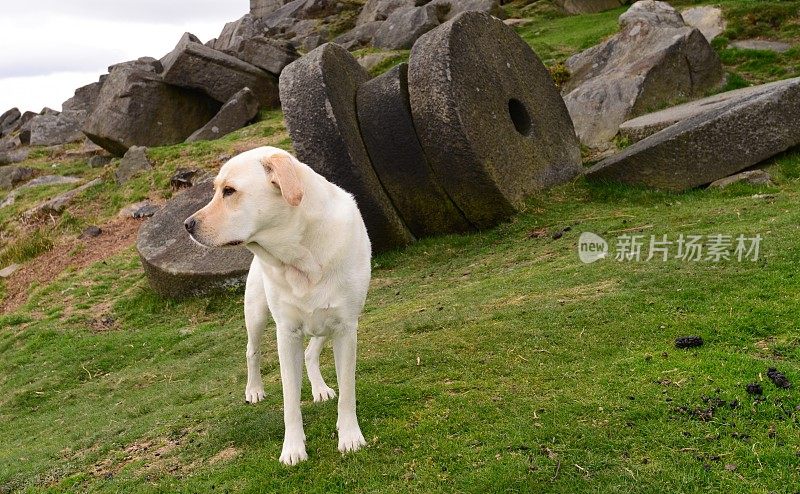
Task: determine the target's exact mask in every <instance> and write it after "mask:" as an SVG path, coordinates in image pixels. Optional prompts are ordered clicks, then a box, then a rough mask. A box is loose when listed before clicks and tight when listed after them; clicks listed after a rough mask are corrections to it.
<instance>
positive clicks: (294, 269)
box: [186, 147, 370, 465]
mask: <svg viewBox="0 0 800 494" xmlns="http://www.w3.org/2000/svg"><path fill="white" fill-rule="evenodd" d="M214 188H215V192H214V197H213V199H212V200H211V202H210V203H209V204H208V205H207V206H205V207H204V208H203V209H201V210H200V211H198V212H197V213H195V214H194V215H192V216H191V217H190V218H188V219H187V220H186V221H187V225H188V223H189V222H190V221H191V220H194V222H195V224H194V228H193V229H192V232H191V233H192V237H193V238H194V240H195V241H197V242H199V243H200V244H203V245H206V246H209V247H223V246H226V245H231V244H238V243H243V244H244V245H245V246H246V247H247V248H248V249H249V250H250V251H251V252H252V253H253V254H254V255H255V258H254V259H253V263H252V264H251V266H250V273H249V274H248V277H247V288H246V290H245V297H244V313H245V324H246V326H247V387H246V388H245V400H246V401H247V402H249V403H256V402H258V401H260V400H262V399H264V387H263V384H262V381H261V369H260V355H261V354H260V350H259V344H260V341H261V335H262V333H263V330H264V326H265V325H266V321H267V314H268V312H270V313H271V314H272V318H273V319H274V320H275V325H276V329H277V339H278V358H279V360H280V369H281V383H282V385H283V406H284V412H283V415H284V423H285V427H286V429H285V436H284V441H283V450H282V452H281V456H280V461H281V462H282V463H284V464H287V465H294V464H297V463H299V462H301V461H303V460H305V459H307V458H308V456H307V454H306V447H305V434H304V432H303V420H302V416H301V412H300V389H301V384H302V378H303V375H302V374H303V360H304V358H303V346H302V345H303V336H304V335H308V336H310V337H311V341H310V343H309V345H308V348H307V349H306V351H305V364H306V369H307V371H308V377H309V380H310V381H311V393H312V395H313V397H314V401H315V402H320V401H325V400H328V399H330V398H333V397H335V396H336V393H335V392H334V390H333V389H331V388H330V387H328V385H327V384H325V381H324V380H323V378H322V374H321V373H320V368H319V355H320V352H321V351H322V348H323V346H324V344H325V342H326V341H327V340H328V339H332V340H333V353H334V360H335V366H336V379H337V382H338V386H339V405H338V419H337V422H336V427H337V429H338V431H339V451H342V452H347V451H355V450H357V449H359V448H360V447H361V446H363V445H365V442H364V436H363V435H362V434H361V428H360V427H359V424H358V419H357V417H356V393H355V364H356V329H357V326H358V317H359V315H360V314H361V311H362V309H363V307H364V301H365V299H366V296H367V289H368V286H369V280H370V242H369V238H368V237H367V230H366V228H365V226H364V221H363V220H362V218H361V214H360V213H359V210H358V207H357V206H356V203H355V200H354V199H353V197H352V196H351V195H350V194H348V193H347V192H345V191H344V190H342V189H341V188H339V187H337V186H336V185H334V184H332V183H330V182H328V181H327V180H326V179H325V178H324V177H322V176H321V175H319V174H317V173H316V172H314V171H313V170H312V169H311V168H310V167H308V166H307V165H305V164H303V163H301V162H300V161H298V160H297V159H296V158H294V157H293V156H292V155H290V154H289V153H287V152H285V151H283V150H281V149H277V148H273V147H262V148H258V149H254V150H252V151H247V152H245V153H242V154H240V155H238V156H236V157H234V158H232V159H231V160H230V161H228V162H227V163H225V165H223V166H222V168H221V169H220V171H219V174H218V175H217V177H216V179H215V180H214ZM187 228H189V227H188V226H187Z"/></svg>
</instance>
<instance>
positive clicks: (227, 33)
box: [211, 14, 264, 52]
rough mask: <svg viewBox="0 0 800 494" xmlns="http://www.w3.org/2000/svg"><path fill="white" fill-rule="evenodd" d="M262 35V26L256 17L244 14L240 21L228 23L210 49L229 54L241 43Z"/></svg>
mask: <svg viewBox="0 0 800 494" xmlns="http://www.w3.org/2000/svg"><path fill="white" fill-rule="evenodd" d="M262 34H264V26H263V24H262V22H261V20H260V19H259V18H258V17H255V16H253V15H252V14H245V15H244V16H243V17H242V18H241V19H239V20H236V21H233V22H229V23H227V24H225V27H224V28H222V32H221V33H220V35H219V37H217V38H216V39H215V40H214V42H213V43H212V45H211V48H213V49H215V50H219V51H224V52H229V51H233V50H235V49H236V46H237V45H238V44H239V43H241V42H242V41H244V40H246V39H250V38H254V37H256V36H261V35H262Z"/></svg>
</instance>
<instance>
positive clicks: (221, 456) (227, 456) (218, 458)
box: [208, 446, 239, 465]
mask: <svg viewBox="0 0 800 494" xmlns="http://www.w3.org/2000/svg"><path fill="white" fill-rule="evenodd" d="M237 456H239V450H238V449H237V448H234V447H233V446H231V447H229V448H225V449H223V450H222V451H220V452H219V453H217V454H215V455H214V456H212V457H211V458H209V459H208V464H209V465H216V464H217V463H224V462H226V461H230V460H232V459H234V458H236V457H237Z"/></svg>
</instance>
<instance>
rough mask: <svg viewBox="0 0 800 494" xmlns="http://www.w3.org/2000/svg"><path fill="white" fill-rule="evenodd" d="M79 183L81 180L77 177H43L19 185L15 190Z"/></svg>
mask: <svg viewBox="0 0 800 494" xmlns="http://www.w3.org/2000/svg"><path fill="white" fill-rule="evenodd" d="M80 181H81V179H79V178H78V177H69V176H64V175H43V176H41V177H36V178H34V179H33V180H30V181H28V182H26V183H25V184H24V185H20V186H19V187H17V190H25V189H32V188H34V187H46V186H49V185H67V184H75V183H78V182H80Z"/></svg>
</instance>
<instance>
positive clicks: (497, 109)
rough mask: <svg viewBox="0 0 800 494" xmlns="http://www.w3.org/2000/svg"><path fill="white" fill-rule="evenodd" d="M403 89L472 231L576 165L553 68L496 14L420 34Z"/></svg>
mask: <svg viewBox="0 0 800 494" xmlns="http://www.w3.org/2000/svg"><path fill="white" fill-rule="evenodd" d="M408 90H409V93H410V97H411V111H412V114H413V116H414V124H415V125H416V129H417V133H418V135H419V139H420V142H421V143H422V147H423V148H424V149H425V154H426V155H427V157H428V160H429V162H430V164H431V167H432V168H433V171H434V173H435V175H436V177H437V178H438V179H439V182H440V183H441V184H442V186H443V187H444V189H445V191H446V192H447V194H448V195H449V196H450V197H451V198H452V199H453V201H454V202H455V204H456V206H458V208H459V209H460V210H461V211H462V212H463V213H464V214H465V216H466V217H467V219H468V220H469V221H470V222H471V223H472V224H473V225H474V226H476V227H478V228H489V227H492V226H494V225H496V224H497V223H498V222H499V221H502V220H504V219H506V218H507V217H508V216H510V215H512V214H513V213H515V212H516V211H517V210H518V208H519V207H521V206H522V204H523V201H524V200H525V198H526V197H528V196H530V195H532V194H533V193H535V192H536V191H539V190H542V189H544V188H547V187H550V186H553V185H556V184H560V183H563V182H566V181H568V180H570V179H571V178H573V177H575V176H576V175H577V174H578V173H580V171H581V153H580V146H579V144H578V139H577V137H576V136H575V130H574V128H573V127H572V121H571V120H570V117H569V114H568V113H567V109H566V106H565V105H564V101H563V100H562V99H561V96H560V95H559V93H558V90H557V89H556V86H555V84H554V83H553V80H552V78H551V77H550V74H549V73H548V71H547V69H546V68H545V67H544V65H543V64H542V62H541V61H540V60H539V58H538V57H537V56H536V55H535V54H534V53H533V51H531V49H530V47H529V46H528V45H527V44H526V43H525V42H524V41H523V40H522V39H521V38H520V37H519V36H518V35H517V34H516V33H515V32H514V30H513V29H512V28H510V27H508V26H506V25H505V24H503V22H502V21H501V20H499V19H496V18H494V17H492V16H490V15H488V14H485V13H479V12H465V13H463V14H461V15H459V16H457V17H455V18H454V19H453V20H452V21H450V22H447V23H445V24H443V25H442V26H441V27H439V28H436V29H434V30H433V31H431V32H429V33H428V34H426V35H425V36H423V37H421V38H420V39H419V41H417V43H416V44H415V45H414V48H413V49H412V50H411V60H410V63H409V69H408Z"/></svg>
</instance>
